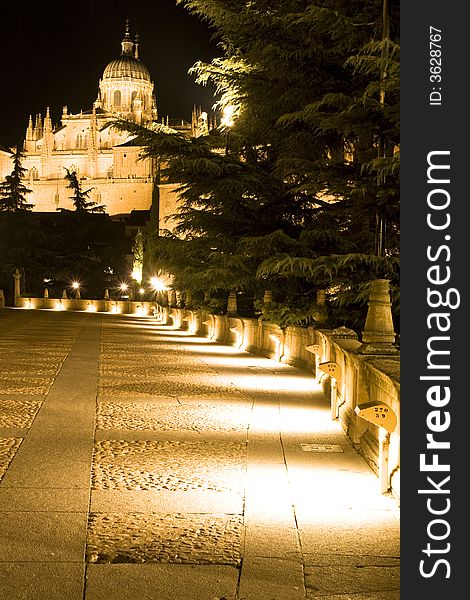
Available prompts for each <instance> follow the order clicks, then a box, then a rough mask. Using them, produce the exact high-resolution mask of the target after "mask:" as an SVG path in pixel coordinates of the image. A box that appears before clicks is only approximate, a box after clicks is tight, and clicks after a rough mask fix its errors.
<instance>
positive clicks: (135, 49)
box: [0, 22, 215, 227]
mask: <svg viewBox="0 0 470 600" xmlns="http://www.w3.org/2000/svg"><path fill="white" fill-rule="evenodd" d="M116 118H124V119H129V120H132V121H134V122H136V123H139V124H141V125H144V126H145V125H150V124H153V123H156V122H160V123H162V124H164V125H166V126H168V127H170V128H171V129H173V130H176V131H181V132H183V133H184V134H185V135H188V136H197V135H200V134H201V133H205V132H206V131H208V130H209V129H210V128H211V127H213V126H215V122H209V121H208V118H207V114H206V113H203V112H202V110H201V109H200V108H196V107H194V108H193V112H192V119H191V123H190V122H187V121H184V120H183V121H178V122H174V121H170V119H169V118H168V117H167V118H166V119H165V118H163V119H161V120H160V121H159V115H158V112H157V103H156V98H155V90H154V83H153V81H152V78H151V76H150V72H149V70H148V69H147V67H146V66H145V65H144V64H143V63H142V62H141V60H140V58H139V41H138V38H136V39H135V40H132V38H131V36H130V33H129V23H128V22H127V23H126V31H125V34H124V38H123V40H122V42H121V55H120V56H119V58H117V59H115V60H112V61H111V62H110V63H109V64H108V65H107V66H106V68H105V69H104V71H103V75H102V77H101V79H100V81H99V85H98V97H97V99H96V100H95V102H94V103H93V106H92V107H91V109H90V110H87V111H80V112H79V113H76V114H72V113H69V112H68V109H67V106H64V108H63V112H62V117H61V122H60V124H59V125H58V126H54V125H53V123H52V120H51V116H50V113H49V109H47V110H46V113H45V115H44V117H43V116H42V115H40V114H38V115H35V118H34V119H33V117H32V116H30V117H29V123H28V126H27V129H26V136H25V142H24V150H25V159H24V161H23V167H24V168H25V169H26V178H27V181H26V182H25V183H26V184H27V186H28V188H29V189H31V190H32V193H31V194H28V196H27V200H28V202H29V203H31V204H34V208H33V210H34V211H41V212H51V211H55V210H56V209H61V208H66V209H73V205H72V201H71V200H70V198H69V196H70V195H71V194H70V190H69V189H67V188H66V185H67V181H66V180H64V175H65V173H66V171H65V169H68V170H69V171H75V172H76V173H77V175H78V177H79V179H80V180H81V183H82V184H83V189H90V188H92V191H91V192H90V197H89V199H90V200H93V201H94V202H97V203H98V204H100V205H104V206H105V210H106V212H107V213H108V214H110V215H126V214H129V213H131V211H133V210H137V211H142V210H149V209H150V207H151V204H152V192H153V188H154V184H156V185H158V188H159V194H158V196H159V220H160V223H161V225H160V227H165V225H164V220H165V217H166V216H167V215H169V214H171V213H173V212H175V209H176V201H177V198H176V194H175V189H176V187H177V185H171V184H165V183H160V182H154V174H155V169H154V165H153V164H152V159H150V158H148V157H143V148H142V147H138V146H133V145H132V144H131V143H130V142H131V139H132V136H131V135H130V134H128V133H126V132H119V131H117V130H116V129H114V128H113V127H112V121H113V119H116ZM11 168H12V164H11V157H10V153H9V152H8V151H7V150H6V149H2V148H1V147H0V180H1V179H3V178H4V177H5V176H6V175H8V174H9V173H10V172H11Z"/></svg>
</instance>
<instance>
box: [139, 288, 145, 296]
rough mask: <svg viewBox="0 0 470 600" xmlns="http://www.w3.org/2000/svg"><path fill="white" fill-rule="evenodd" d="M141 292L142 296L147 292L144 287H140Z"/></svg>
mask: <svg viewBox="0 0 470 600" xmlns="http://www.w3.org/2000/svg"><path fill="white" fill-rule="evenodd" d="M139 294H140V295H141V296H142V295H143V294H145V290H144V288H140V290H139Z"/></svg>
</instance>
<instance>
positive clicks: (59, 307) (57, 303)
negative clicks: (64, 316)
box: [55, 300, 64, 310]
mask: <svg viewBox="0 0 470 600" xmlns="http://www.w3.org/2000/svg"><path fill="white" fill-rule="evenodd" d="M55 309H56V310H64V307H63V305H62V302H61V301H60V300H59V302H56V303H55Z"/></svg>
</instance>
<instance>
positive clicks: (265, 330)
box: [159, 307, 400, 499]
mask: <svg viewBox="0 0 470 600" xmlns="http://www.w3.org/2000/svg"><path fill="white" fill-rule="evenodd" d="M159 311H160V314H161V318H162V322H163V323H171V324H173V325H174V326H175V327H178V328H183V329H187V330H188V332H189V333H192V334H196V335H201V336H205V337H207V338H209V339H212V340H214V341H217V342H219V343H223V344H229V345H232V346H236V347H238V348H240V349H244V350H246V351H249V352H253V353H255V354H259V355H262V356H266V357H268V358H272V359H275V360H279V361H281V362H285V363H288V364H290V365H293V366H295V367H299V368H301V369H304V370H306V371H308V372H309V373H311V374H312V378H313V379H314V380H315V381H316V382H317V383H320V384H321V386H322V388H323V391H324V393H325V395H326V397H327V398H329V400H330V406H331V416H332V419H335V420H336V419H337V420H338V421H339V423H340V424H341V427H342V429H343V430H344V431H345V432H346V433H347V435H348V436H349V438H350V439H351V442H352V443H353V445H354V446H355V448H356V449H357V450H358V451H359V452H360V453H361V454H362V455H363V456H364V458H365V459H366V460H367V462H368V463H369V465H370V467H371V468H372V469H373V470H374V471H375V473H376V474H377V475H378V477H379V484H380V489H381V491H382V492H384V493H385V492H390V493H391V494H392V495H393V496H394V497H395V498H397V499H399V497H400V477H399V474H400V428H399V423H400V362H399V355H397V354H396V355H392V356H390V355H381V354H375V355H374V354H362V353H361V347H362V345H363V344H361V342H360V341H359V340H358V338H357V335H356V334H355V333H354V332H353V331H352V330H349V329H346V328H343V327H340V328H339V329H335V330H323V329H316V328H315V327H299V326H291V327H287V328H285V329H281V328H280V327H279V326H278V325H275V324H273V323H269V322H266V321H263V320H262V319H248V318H240V317H233V316H226V315H209V316H206V317H204V316H201V314H200V313H198V312H197V311H191V310H185V309H178V308H162V307H159Z"/></svg>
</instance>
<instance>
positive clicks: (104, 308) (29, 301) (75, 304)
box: [16, 297, 155, 316]
mask: <svg viewBox="0 0 470 600" xmlns="http://www.w3.org/2000/svg"><path fill="white" fill-rule="evenodd" d="M154 307H155V303H154V302H138V301H129V300H86V299H84V298H24V297H20V298H17V299H16V308H27V309H35V308H36V309H46V310H78V311H85V312H107V313H113V314H126V315H140V316H145V315H149V314H151V315H153V309H154Z"/></svg>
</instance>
